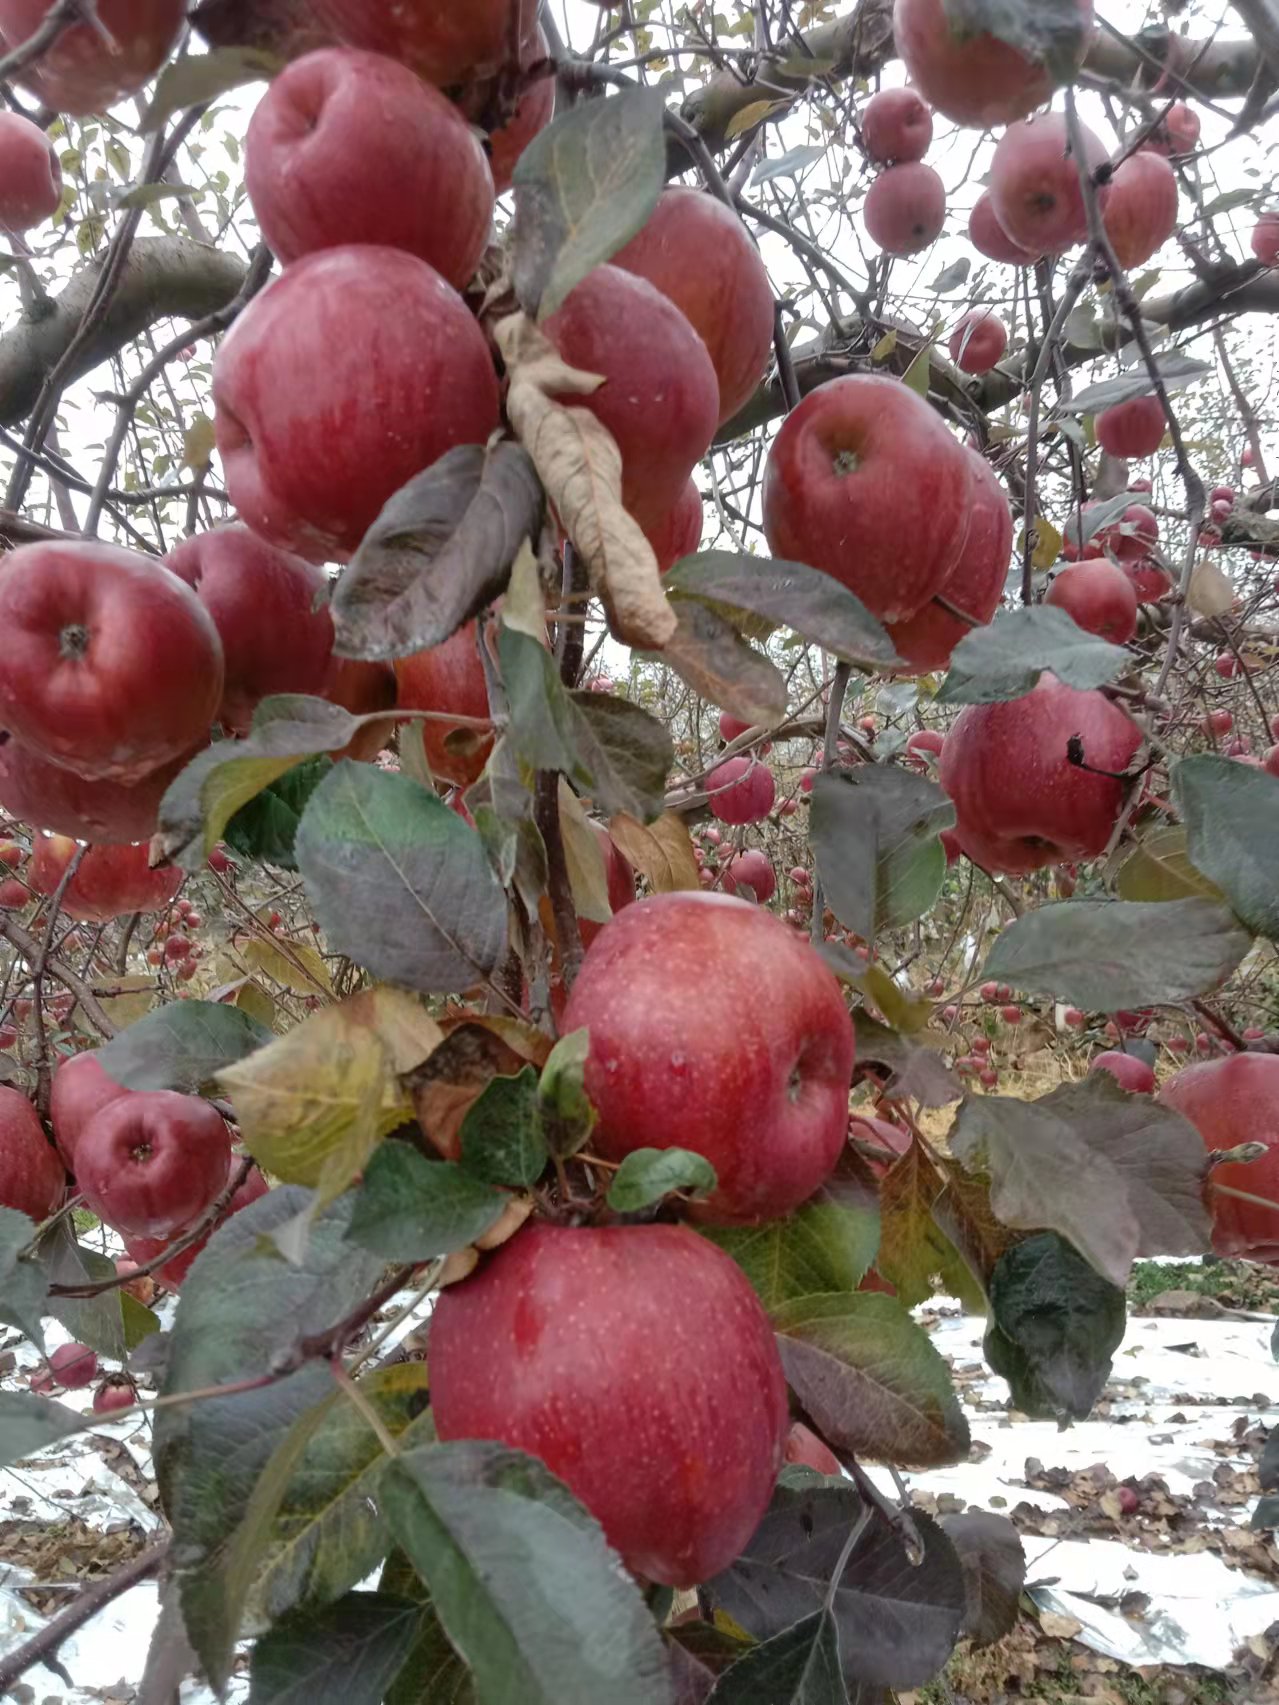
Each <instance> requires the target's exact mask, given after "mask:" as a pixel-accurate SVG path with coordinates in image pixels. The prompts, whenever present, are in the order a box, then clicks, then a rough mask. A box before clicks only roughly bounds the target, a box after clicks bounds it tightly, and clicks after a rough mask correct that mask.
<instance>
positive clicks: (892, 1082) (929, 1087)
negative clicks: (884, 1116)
mask: <svg viewBox="0 0 1279 1705" xmlns="http://www.w3.org/2000/svg"><path fill="white" fill-rule="evenodd" d="M853 1028H854V1030H855V1031H856V1034H857V1058H858V1059H859V1060H870V1061H873V1062H874V1063H875V1064H876V1065H878V1066H884V1067H885V1068H886V1069H887V1070H888V1071H889V1072H890V1073H891V1074H892V1075H891V1076H890V1078H889V1080H888V1085H887V1088H888V1091H889V1093H890V1094H891V1095H894V1096H896V1097H898V1098H899V1099H902V1100H907V1099H909V1100H914V1101H918V1102H919V1104H920V1106H921V1107H946V1106H948V1105H949V1104H950V1102H952V1101H958V1100H959V1098H960V1096H961V1095H962V1094H963V1089H962V1087H961V1086H960V1082H959V1079H958V1078H957V1077H956V1076H955V1074H954V1072H952V1071H951V1069H950V1067H949V1066H948V1065H947V1064H946V1062H945V1060H944V1059H942V1057H941V1055H940V1054H939V1053H938V1052H937V1050H936V1049H935V1048H929V1047H927V1046H926V1045H925V1044H923V1043H921V1042H913V1041H912V1040H911V1039H910V1037H909V1036H899V1035H898V1034H897V1032H896V1031H895V1030H889V1029H888V1027H887V1026H886V1025H883V1024H878V1023H876V1021H875V1020H874V1019H873V1018H871V1016H870V1015H869V1013H867V1012H866V1011H865V1009H864V1008H861V1007H859V1008H858V1009H857V1011H856V1012H855V1013H854V1014H853Z"/></svg>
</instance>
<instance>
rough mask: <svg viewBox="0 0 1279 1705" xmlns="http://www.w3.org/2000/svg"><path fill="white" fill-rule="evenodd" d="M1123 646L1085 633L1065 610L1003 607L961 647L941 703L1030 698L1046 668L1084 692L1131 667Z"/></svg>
mask: <svg viewBox="0 0 1279 1705" xmlns="http://www.w3.org/2000/svg"><path fill="white" fill-rule="evenodd" d="M1128 663H1129V656H1128V653H1127V652H1126V651H1125V650H1124V648H1123V646H1122V645H1111V643H1110V642H1109V640H1105V639H1098V638H1097V636H1096V634H1091V633H1085V632H1084V630H1083V628H1081V627H1079V626H1078V625H1077V624H1076V622H1075V621H1074V620H1073V618H1072V617H1070V616H1068V615H1067V614H1066V612H1065V610H1059V609H1058V608H1057V607H1056V605H1054V604H1032V605H1030V606H1028V607H1027V608H1025V609H1020V610H1002V611H1000V612H999V614H998V615H996V617H995V619H994V621H993V622H991V623H990V625H989V627H983V628H974V629H973V630H972V632H971V633H966V634H965V635H964V637H963V639H961V640H960V642H959V644H958V645H957V646H956V647H955V649H954V651H953V653H952V654H951V659H950V673H949V674H948V675H947V676H946V679H945V680H944V681H943V682H942V684H941V688H940V690H939V691H938V694H937V702H938V704H996V703H1000V702H1003V701H1005V700H1008V699H1020V698H1024V697H1025V696H1026V694H1027V693H1029V692H1031V691H1033V689H1034V686H1035V683H1036V682H1037V681H1038V680H1039V677H1040V676H1041V675H1042V674H1043V672H1044V670H1045V669H1051V671H1052V672H1053V674H1054V675H1056V677H1057V679H1058V680H1059V681H1061V682H1062V683H1063V684H1064V685H1065V686H1067V687H1075V688H1077V689H1079V690H1080V691H1084V690H1086V689H1088V688H1090V687H1102V686H1105V685H1106V683H1107V682H1109V681H1113V680H1114V678H1115V676H1116V675H1119V674H1121V673H1122V672H1123V671H1124V669H1126V668H1127V667H1128Z"/></svg>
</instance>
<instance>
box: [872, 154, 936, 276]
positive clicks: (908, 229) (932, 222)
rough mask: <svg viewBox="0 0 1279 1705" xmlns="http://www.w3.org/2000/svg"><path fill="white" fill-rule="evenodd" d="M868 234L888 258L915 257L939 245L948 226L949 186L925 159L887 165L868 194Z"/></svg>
mask: <svg viewBox="0 0 1279 1705" xmlns="http://www.w3.org/2000/svg"><path fill="white" fill-rule="evenodd" d="M862 217H863V218H864V219H865V221H866V235H867V236H868V237H869V238H870V240H871V242H872V243H874V245H875V247H876V248H877V249H882V250H883V251H884V253H885V254H888V255H913V254H918V252H919V250H920V249H926V248H928V247H929V245H930V244H931V243H935V242H936V241H937V238H938V237H939V236H940V235H941V232H942V228H943V226H944V225H945V223H946V186H945V184H944V183H943V182H942V180H941V178H940V177H939V175H938V174H937V173H936V172H935V171H934V170H933V168H932V167H931V166H926V165H924V163H923V161H922V160H912V161H908V162H907V163H906V164H904V165H901V166H886V167H885V168H884V170H883V171H882V172H881V173H880V174H879V176H878V177H877V178H876V179H875V181H874V183H873V184H872V185H871V186H870V189H869V190H868V191H867V192H866V200H865V203H864V204H863V207H862Z"/></svg>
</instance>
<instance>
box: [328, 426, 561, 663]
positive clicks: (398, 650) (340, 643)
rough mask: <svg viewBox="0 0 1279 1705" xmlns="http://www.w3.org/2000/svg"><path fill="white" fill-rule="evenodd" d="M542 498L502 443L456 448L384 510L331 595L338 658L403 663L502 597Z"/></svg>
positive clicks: (509, 444)
mask: <svg viewBox="0 0 1279 1705" xmlns="http://www.w3.org/2000/svg"><path fill="white" fill-rule="evenodd" d="M545 503H546V500H545V497H544V496H543V493H542V487H541V484H540V482H539V480H538V477H537V473H536V470H535V469H534V467H533V463H532V461H531V460H530V458H529V456H528V454H527V452H526V451H525V450H523V449H522V448H521V447H520V446H519V445H518V444H516V443H514V442H513V441H512V440H510V439H509V438H508V439H501V440H499V441H498V442H497V443H495V444H489V445H485V444H462V445H459V446H457V448H455V449H453V450H449V451H448V452H447V453H446V454H445V455H443V456H441V457H440V459H439V461H438V462H435V463H434V464H433V465H432V466H431V467H429V468H427V469H426V471H425V472H424V473H420V474H415V475H414V477H413V478H412V479H411V480H410V481H409V482H408V484H407V485H405V486H402V487H401V488H400V490H399V491H397V492H396V493H395V495H394V496H393V497H391V498H389V499H388V500H387V503H386V505H385V507H384V508H383V510H382V513H381V514H380V515H379V516H378V518H377V520H376V521H375V522H374V523H373V525H372V526H371V527H370V528H369V530H368V532H367V533H366V534H365V535H364V538H363V540H362V541H361V543H360V548H359V549H358V550H357V551H356V553H355V555H354V556H353V557H352V558H351V561H350V562H349V563H348V564H347V566H346V568H345V569H344V570H343V571H342V576H341V579H340V580H339V581H338V583H337V585H336V586H335V587H334V589H333V601H332V605H331V609H332V612H333V625H334V629H335V631H336V635H337V649H338V652H339V653H340V654H341V655H342V656H344V657H362V658H369V659H378V658H385V657H406V656H408V655H409V653H411V652H414V651H425V650H428V649H429V648H430V647H431V646H435V645H440V644H442V643H443V641H445V640H446V639H448V638H449V636H450V635H451V634H453V633H455V632H456V630H457V629H458V628H459V627H461V626H462V624H463V623H464V622H467V621H469V620H470V619H471V617H472V616H475V615H478V613H479V612H480V611H481V610H482V609H483V608H484V607H485V605H486V604H489V603H491V602H492V601H493V599H494V598H496V597H498V596H499V595H500V594H501V593H502V592H504V591H505V589H506V583H507V581H508V579H509V578H510V572H511V564H512V562H513V561H514V560H515V554H516V552H517V551H518V550H519V548H520V546H521V544H523V542H524V540H525V539H532V540H536V539H537V536H538V532H539V530H540V528H541V524H542V511H543V509H544V508H545Z"/></svg>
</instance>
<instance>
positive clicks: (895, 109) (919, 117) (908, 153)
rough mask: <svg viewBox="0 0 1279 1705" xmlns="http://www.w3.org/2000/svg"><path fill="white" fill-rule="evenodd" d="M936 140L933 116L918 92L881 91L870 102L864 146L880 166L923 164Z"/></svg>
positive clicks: (864, 117)
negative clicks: (918, 161)
mask: <svg viewBox="0 0 1279 1705" xmlns="http://www.w3.org/2000/svg"><path fill="white" fill-rule="evenodd" d="M932 139H933V115H932V113H930V112H929V110H928V105H927V103H926V102H925V101H924V100H923V98H922V97H921V96H920V95H919V94H918V93H916V91H915V90H914V89H881V90H880V91H879V93H878V94H875V95H872V96H871V98H870V99H869V100H868V101H867V103H866V106H865V109H864V110H863V112H862V143H863V145H864V146H865V149H866V153H867V155H868V156H869V157H870V159H872V160H874V161H875V163H876V164H877V165H880V166H888V165H891V164H893V163H894V162H897V161H903V160H922V159H923V157H924V155H925V154H926V153H927V152H928V145H929V143H930V142H931V141H932Z"/></svg>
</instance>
